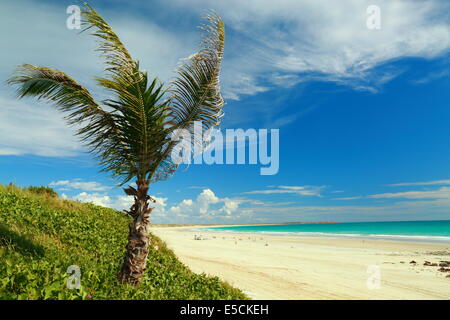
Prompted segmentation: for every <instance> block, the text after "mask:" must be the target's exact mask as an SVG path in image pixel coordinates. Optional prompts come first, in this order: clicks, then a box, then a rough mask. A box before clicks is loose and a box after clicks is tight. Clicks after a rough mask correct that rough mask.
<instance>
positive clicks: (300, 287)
mask: <svg viewBox="0 0 450 320" xmlns="http://www.w3.org/2000/svg"><path fill="white" fill-rule="evenodd" d="M152 232H153V233H154V234H156V235H157V236H159V237H160V238H162V239H163V240H164V241H166V243H167V244H168V246H169V247H170V248H171V249H173V250H174V252H175V253H176V254H177V255H178V257H179V258H180V260H181V261H183V262H184V263H185V264H186V265H188V266H189V267H190V268H191V270H193V271H194V272H198V273H201V272H205V273H207V274H210V275H215V276H218V277H220V278H221V279H223V280H225V281H227V282H229V283H230V284H232V285H233V286H235V287H238V288H241V289H242V290H243V291H245V292H246V293H247V294H248V295H249V296H250V297H251V298H253V299H450V278H446V275H450V272H447V273H443V272H439V271H438V269H439V267H436V266H424V265H423V264H424V262H425V261H429V262H431V263H439V262H440V261H442V260H444V261H450V244H437V243H426V242H404V241H384V240H360V239H340V238H312V237H293V236H267V235H264V236H261V235H258V234H230V233H217V232H202V233H201V235H202V236H203V237H207V238H208V240H200V241H199V240H194V234H200V233H199V232H192V231H190V230H187V228H185V227H172V228H168V227H166V228H158V227H153V228H152ZM413 260H414V261H416V262H417V263H416V264H412V263H410V262H411V261H413ZM377 270H379V271H380V273H379V275H380V276H379V278H380V279H381V281H377V278H378V276H377ZM368 282H369V285H368ZM378 284H379V285H378Z"/></svg>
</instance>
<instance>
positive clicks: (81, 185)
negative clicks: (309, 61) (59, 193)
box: [49, 179, 111, 191]
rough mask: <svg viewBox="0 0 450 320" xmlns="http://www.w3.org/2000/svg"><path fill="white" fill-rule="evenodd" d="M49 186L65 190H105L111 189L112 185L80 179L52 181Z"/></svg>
mask: <svg viewBox="0 0 450 320" xmlns="http://www.w3.org/2000/svg"><path fill="white" fill-rule="evenodd" d="M49 186H50V187H55V188H59V189H64V190H70V189H78V190H85V191H105V190H109V189H111V187H108V186H103V185H102V184H100V183H98V182H95V181H81V180H80V179H74V180H59V181H52V182H50V183H49Z"/></svg>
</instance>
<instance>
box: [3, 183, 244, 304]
mask: <svg viewBox="0 0 450 320" xmlns="http://www.w3.org/2000/svg"><path fill="white" fill-rule="evenodd" d="M37 189H39V190H44V189H41V188H40V187H38V188H37ZM37 189H30V188H27V189H26V190H24V189H20V188H18V187H15V186H8V187H5V186H0V299H247V297H246V296H245V295H244V294H243V293H242V292H241V291H240V290H238V289H236V288H233V287H231V286H230V285H228V284H227V283H224V282H222V281H220V279H219V278H217V277H210V276H206V275H205V274H195V273H193V272H192V271H190V270H189V269H188V268H187V267H186V266H185V265H184V264H182V263H181V262H180V261H179V260H178V259H177V257H176V256H175V255H174V253H173V252H172V251H171V250H170V249H169V248H167V246H166V245H165V243H164V242H163V241H161V240H160V239H159V238H157V237H156V236H153V235H152V246H151V248H150V254H149V258H148V269H147V271H146V273H145V275H144V277H143V280H142V283H141V284H140V285H139V286H137V287H131V286H128V285H123V284H118V283H117V281H116V274H117V272H118V270H119V269H120V265H121V263H122V259H123V254H124V251H125V245H126V241H127V233H128V223H129V218H128V217H126V216H125V215H124V214H123V213H121V212H119V211H115V210H113V209H109V208H104V207H100V206H96V205H93V204H84V203H78V202H73V201H68V200H63V199H59V198H56V197H53V196H50V197H49V195H51V193H47V192H41V191H38V192H35V191H36V190H37ZM69 266H75V268H80V271H81V278H80V280H81V281H80V285H81V286H80V288H79V289H76V288H75V289H69V288H68V286H67V282H68V281H69V282H71V283H75V282H72V280H73V277H74V275H73V274H69V273H68V272H67V271H68V268H69ZM69 271H70V270H69ZM71 279H72V280H71Z"/></svg>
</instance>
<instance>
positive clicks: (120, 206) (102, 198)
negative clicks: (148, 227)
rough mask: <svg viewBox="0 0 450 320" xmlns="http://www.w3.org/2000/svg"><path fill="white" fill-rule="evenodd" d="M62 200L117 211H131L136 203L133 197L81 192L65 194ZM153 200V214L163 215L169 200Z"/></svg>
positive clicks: (159, 198)
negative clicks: (91, 204) (73, 194)
mask: <svg viewBox="0 0 450 320" xmlns="http://www.w3.org/2000/svg"><path fill="white" fill-rule="evenodd" d="M61 198H62V199H70V200H75V201H80V202H87V203H93V204H96V205H99V206H103V207H107V208H113V209H116V210H124V209H129V208H130V207H131V206H132V205H133V202H134V199H133V197H131V196H122V195H118V196H110V195H108V194H105V193H98V192H94V193H88V192H81V193H79V194H77V195H75V196H72V197H70V196H68V195H66V194H64V193H63V194H62V195H61ZM152 198H153V199H154V200H155V201H156V203H151V207H153V208H155V209H154V211H153V212H152V213H153V214H156V215H158V214H159V215H161V213H162V212H163V211H164V207H165V206H166V205H167V204H166V201H167V198H164V197H155V196H152ZM161 211H162V212H161Z"/></svg>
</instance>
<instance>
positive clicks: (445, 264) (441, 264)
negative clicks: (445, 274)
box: [439, 261, 450, 267]
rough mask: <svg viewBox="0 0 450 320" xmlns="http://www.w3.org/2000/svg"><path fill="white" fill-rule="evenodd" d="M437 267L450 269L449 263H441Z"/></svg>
mask: <svg viewBox="0 0 450 320" xmlns="http://www.w3.org/2000/svg"><path fill="white" fill-rule="evenodd" d="M439 267H450V261H441V263H439Z"/></svg>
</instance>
